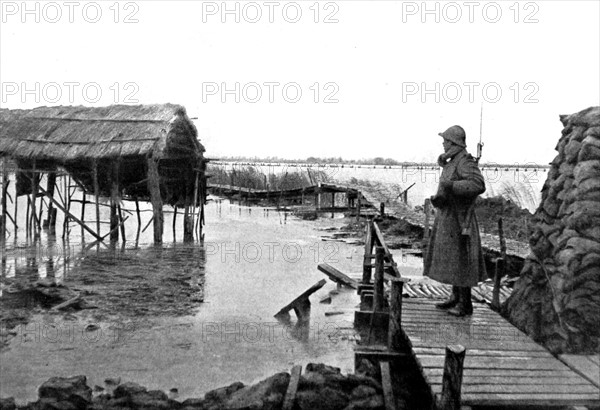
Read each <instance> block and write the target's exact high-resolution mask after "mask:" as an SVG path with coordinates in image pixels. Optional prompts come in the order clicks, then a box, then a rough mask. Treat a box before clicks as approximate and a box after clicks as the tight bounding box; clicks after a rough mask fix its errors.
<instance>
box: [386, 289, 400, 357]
mask: <svg viewBox="0 0 600 410" xmlns="http://www.w3.org/2000/svg"><path fill="white" fill-rule="evenodd" d="M403 286H404V282H403V281H402V280H393V281H392V291H391V293H390V323H389V326H388V349H389V350H390V351H393V352H399V351H400V350H401V349H402V343H403V340H404V338H403V335H402V288H403Z"/></svg>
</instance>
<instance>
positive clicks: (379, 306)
mask: <svg viewBox="0 0 600 410" xmlns="http://www.w3.org/2000/svg"><path fill="white" fill-rule="evenodd" d="M384 257H385V250H384V249H383V247H382V246H377V247H376V248H375V280H374V283H373V284H374V291H375V293H374V294H373V311H374V312H381V311H382V310H383V263H384Z"/></svg>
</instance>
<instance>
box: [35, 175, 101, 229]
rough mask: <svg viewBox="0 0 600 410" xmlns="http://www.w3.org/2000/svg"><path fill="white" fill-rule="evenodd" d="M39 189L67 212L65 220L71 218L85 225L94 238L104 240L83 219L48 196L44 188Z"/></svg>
mask: <svg viewBox="0 0 600 410" xmlns="http://www.w3.org/2000/svg"><path fill="white" fill-rule="evenodd" d="M39 190H40V191H41V192H42V194H44V195H46V197H47V198H48V199H49V200H50V201H52V202H53V203H54V205H55V206H56V207H57V208H58V209H60V210H61V211H62V212H63V213H64V214H65V220H66V219H68V218H70V219H72V220H73V221H75V222H76V223H78V224H79V225H81V226H83V228H84V229H85V230H86V231H88V232H89V233H90V234H91V235H92V236H93V237H94V238H96V239H99V240H102V237H100V236H99V235H98V234H97V233H96V232H94V231H93V230H92V229H91V228H90V227H89V226H87V225H86V224H85V223H84V222H83V221H81V220H79V218H77V217H76V216H75V215H73V214H72V213H71V212H69V210H68V209H66V208H65V207H64V206H63V205H61V204H60V203H59V202H58V201H57V200H56V199H54V198H52V197H50V196H48V193H47V192H46V191H45V190H44V189H43V188H41V187H40V188H39Z"/></svg>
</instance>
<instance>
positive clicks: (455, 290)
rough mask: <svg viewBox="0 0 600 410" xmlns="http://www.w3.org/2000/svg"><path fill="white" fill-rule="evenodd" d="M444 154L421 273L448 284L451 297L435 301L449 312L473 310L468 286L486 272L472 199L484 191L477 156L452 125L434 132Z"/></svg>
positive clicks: (457, 129) (456, 127)
mask: <svg viewBox="0 0 600 410" xmlns="http://www.w3.org/2000/svg"><path fill="white" fill-rule="evenodd" d="M438 135H440V136H441V137H442V138H444V142H443V147H444V153H443V154H442V155H440V156H439V158H438V164H439V165H440V166H441V167H442V168H443V170H442V174H441V176H440V183H439V186H438V190H437V193H436V194H435V195H434V196H432V197H431V204H432V205H433V206H434V207H435V208H437V212H436V218H435V222H434V225H433V230H432V233H431V238H430V240H429V246H428V247H427V251H426V253H425V260H424V271H423V275H424V276H428V277H430V278H431V279H434V280H437V281H439V282H442V283H447V284H450V285H452V295H451V296H450V299H448V300H447V301H445V302H443V303H438V304H437V305H436V306H437V307H438V308H440V309H448V313H449V314H451V315H454V316H467V315H471V314H472V313H473V305H472V303H471V287H472V286H475V285H477V283H478V282H480V281H482V280H484V278H485V277H486V272H485V263H484V259H483V252H482V250H481V239H480V237H479V227H478V226H477V219H476V218H475V212H474V208H475V200H476V199H477V196H478V195H480V194H482V193H483V192H485V183H484V180H483V176H482V175H481V171H480V170H479V167H478V166H477V161H476V160H475V159H474V158H473V157H472V156H471V155H470V154H469V153H468V152H467V151H466V147H467V145H466V143H465V139H466V135H465V131H464V130H463V129H462V127H460V126H458V125H454V126H452V127H450V128H448V129H447V130H446V131H444V132H441V133H439V134H438Z"/></svg>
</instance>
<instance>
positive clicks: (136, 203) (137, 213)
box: [135, 196, 142, 231]
mask: <svg viewBox="0 0 600 410" xmlns="http://www.w3.org/2000/svg"><path fill="white" fill-rule="evenodd" d="M135 213H136V215H137V221H138V231H139V230H140V229H142V217H141V215H140V202H139V201H138V198H137V196H136V197H135Z"/></svg>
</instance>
